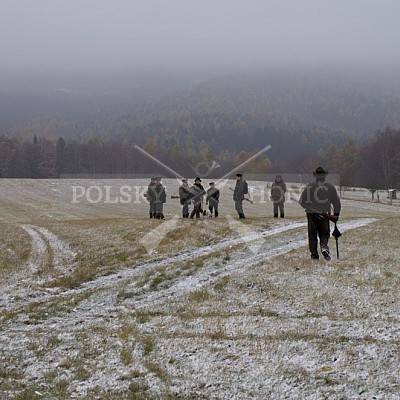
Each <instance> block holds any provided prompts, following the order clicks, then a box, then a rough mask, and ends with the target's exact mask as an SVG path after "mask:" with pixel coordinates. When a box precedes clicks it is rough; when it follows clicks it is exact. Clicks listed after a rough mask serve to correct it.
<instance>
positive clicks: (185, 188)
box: [179, 183, 191, 205]
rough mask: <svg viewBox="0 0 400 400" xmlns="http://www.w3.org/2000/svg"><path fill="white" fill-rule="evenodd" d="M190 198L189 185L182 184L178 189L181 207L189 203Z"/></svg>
mask: <svg viewBox="0 0 400 400" xmlns="http://www.w3.org/2000/svg"><path fill="white" fill-rule="evenodd" d="M190 197H191V194H190V188H189V185H188V184H187V183H183V184H182V185H181V186H180V187H179V199H180V203H181V205H184V204H186V203H188V202H189V201H190Z"/></svg>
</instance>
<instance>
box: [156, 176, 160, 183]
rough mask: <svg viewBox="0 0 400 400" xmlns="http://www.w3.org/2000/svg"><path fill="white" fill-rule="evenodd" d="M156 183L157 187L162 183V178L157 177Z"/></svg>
mask: <svg viewBox="0 0 400 400" xmlns="http://www.w3.org/2000/svg"><path fill="white" fill-rule="evenodd" d="M155 183H156V185H159V184H160V183H161V177H160V176H157V177H156V179H155Z"/></svg>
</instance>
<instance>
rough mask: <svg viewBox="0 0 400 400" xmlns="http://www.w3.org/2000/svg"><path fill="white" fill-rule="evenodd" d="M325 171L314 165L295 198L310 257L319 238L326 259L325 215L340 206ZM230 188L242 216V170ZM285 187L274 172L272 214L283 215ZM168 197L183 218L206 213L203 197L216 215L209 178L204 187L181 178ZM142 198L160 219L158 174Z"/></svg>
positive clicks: (163, 195)
mask: <svg viewBox="0 0 400 400" xmlns="http://www.w3.org/2000/svg"><path fill="white" fill-rule="evenodd" d="M327 175H328V173H327V172H326V171H325V170H324V169H323V168H322V167H318V168H317V169H316V170H315V172H313V176H314V177H315V182H312V183H309V184H307V185H306V187H305V188H304V190H303V192H302V194H301V196H300V199H299V204H300V205H301V206H302V207H303V208H304V210H305V211H306V215H307V225H308V244H309V250H310V253H311V258H312V259H318V258H319V254H318V238H319V242H320V248H321V253H322V255H323V257H324V258H325V259H326V260H330V253H329V247H328V239H329V236H330V226H329V219H328V218H326V216H327V215H329V214H331V213H332V212H333V214H334V216H335V217H336V219H338V217H339V213H340V209H341V203H340V199H339V196H338V194H337V191H336V189H335V187H334V186H333V185H331V184H330V183H328V182H326V181H325V178H326V176H327ZM232 191H233V201H234V202H235V210H236V212H237V213H238V216H239V218H245V215H244V212H243V201H244V200H249V199H248V198H246V197H245V195H246V194H247V193H248V184H247V182H246V181H245V180H244V179H243V175H242V174H240V173H238V174H236V184H235V188H234V189H232ZM286 191H287V189H286V184H285V182H284V181H283V178H282V176H281V175H276V177H275V180H274V182H273V183H272V185H271V192H270V199H271V201H272V203H273V216H274V218H278V217H279V216H280V217H281V218H284V217H285V210H284V203H285V197H286ZM172 197H173V198H174V197H177V198H179V200H180V204H181V205H182V217H183V218H194V217H196V218H200V216H201V215H206V213H207V210H206V208H205V207H204V198H205V205H206V207H207V206H208V211H209V215H210V217H212V216H214V217H218V215H219V210H218V208H219V201H220V191H219V189H218V188H217V187H216V186H215V183H214V182H210V183H209V188H208V189H207V190H205V189H204V187H203V185H202V180H201V179H200V178H199V177H197V178H196V179H195V180H194V184H193V185H192V186H189V184H188V181H187V179H182V184H181V186H180V187H179V196H172ZM146 199H147V201H148V202H149V204H150V210H149V213H150V218H156V219H164V213H163V205H164V203H166V199H167V196H166V190H165V187H164V186H163V185H162V183H161V178H160V177H154V178H151V182H150V184H149V186H148V190H147V192H146ZM191 205H193V209H192V211H191V212H189V207H190V206H191Z"/></svg>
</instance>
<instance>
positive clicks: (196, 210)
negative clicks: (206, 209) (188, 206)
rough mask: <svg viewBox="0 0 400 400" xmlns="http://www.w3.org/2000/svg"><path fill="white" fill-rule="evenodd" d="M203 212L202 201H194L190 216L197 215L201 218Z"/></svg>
mask: <svg viewBox="0 0 400 400" xmlns="http://www.w3.org/2000/svg"><path fill="white" fill-rule="evenodd" d="M200 213H201V201H199V202H196V203H193V211H192V212H191V213H190V218H193V217H194V216H195V215H196V218H200Z"/></svg>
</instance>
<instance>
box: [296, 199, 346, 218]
mask: <svg viewBox="0 0 400 400" xmlns="http://www.w3.org/2000/svg"><path fill="white" fill-rule="evenodd" d="M290 198H291V200H293V201H295V202H296V203H298V204H300V205H301V206H302V207H303V208H304V210H306V212H307V213H309V214H313V215H315V216H316V217H317V218H321V219H322V218H324V219H327V220H328V221H331V222H333V223H334V224H336V223H337V222H338V219H339V217H338V216H336V215H332V214H329V213H326V212H323V211H321V210H320V209H318V208H317V207H315V206H312V205H309V204H301V203H300V202H299V201H298V200H296V199H295V198H294V197H290Z"/></svg>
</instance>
